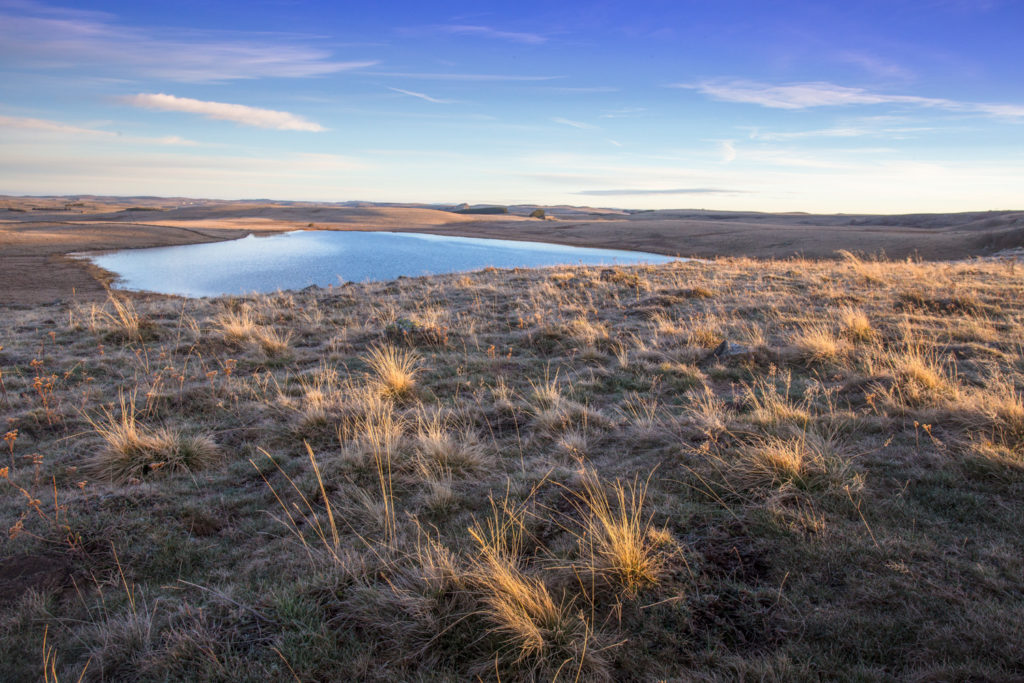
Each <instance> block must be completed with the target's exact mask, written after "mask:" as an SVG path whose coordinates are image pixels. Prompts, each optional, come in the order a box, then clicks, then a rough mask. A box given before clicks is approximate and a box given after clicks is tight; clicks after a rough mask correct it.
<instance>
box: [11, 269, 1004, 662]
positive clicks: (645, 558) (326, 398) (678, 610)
mask: <svg viewBox="0 0 1024 683" xmlns="http://www.w3.org/2000/svg"><path fill="white" fill-rule="evenodd" d="M6 313H7V314H6V315H5V316H3V318H2V320H0V335H2V336H0V345H2V347H3V348H2V349H0V372H2V375H0V380H2V383H0V404H2V405H3V414H4V415H5V416H6V420H7V423H6V424H5V425H2V426H0V427H2V431H3V432H6V436H5V437H4V441H3V443H2V444H0V446H2V449H0V458H2V460H3V462H2V469H0V475H2V480H0V487H2V488H3V490H4V495H3V496H2V498H0V501H2V502H0V505H2V515H3V519H4V520H6V522H5V526H6V528H7V532H6V533H5V534H4V537H3V539H2V541H0V543H2V555H3V558H4V559H3V560H0V668H2V669H3V671H4V672H5V679H6V680H39V679H41V678H44V679H46V680H56V679H58V678H59V679H61V680H77V679H78V678H79V676H80V675H81V674H82V672H83V671H84V676H83V680H140V679H141V680H254V681H255V680H259V681H264V680H296V679H298V680H352V679H363V680H467V679H473V678H476V677H479V678H481V679H483V680H498V679H500V680H502V681H510V680H533V679H537V680H552V679H557V680H588V681H589V680H610V679H614V680H657V679H676V680H719V679H723V680H733V679H745V680H778V681H789V680H815V679H819V678H838V679H850V680H891V679H904V680H906V679H910V680H982V679H985V680H992V679H1009V678H1014V677H1019V676H1021V675H1024V654H1022V653H1024V536H1022V534H1021V529H1022V528H1024V403H1022V398H1021V390H1022V388H1024V346H1022V340H1024V268H1022V267H1021V266H1020V265H1019V264H1017V263H1016V262H1014V261H1006V262H1002V261H970V262H959V263H919V262H906V261H898V262H885V261H873V260H862V259H858V258H856V257H853V256H847V258H845V259H843V260H840V261H811V260H798V259H790V260H775V261H753V260H745V259H717V260H711V261H707V262H688V263H675V264H670V265H667V266H658V267H635V268H616V269H602V268H559V269H552V270H542V271H487V272H482V273H476V274H470V275H451V276H442V277H433V278H422V279H400V280H398V281H395V282H391V283H384V284H351V285H345V286H342V287H335V288H331V289H321V290H310V291H303V292H296V293H278V294H273V295H265V296H254V297H248V298H237V297H236V298H224V299H213V300H188V301H186V300H178V299H170V298H157V297H145V296H133V297H131V298H126V297H124V296H123V295H118V296H115V297H112V298H111V299H109V300H108V301H106V302H104V303H96V302H89V301H81V302H77V303H76V302H75V301H70V302H67V303H62V304H55V305H40V306H36V307H34V308H32V309H29V310H17V311H14V310H9V311H7V312H6ZM723 340H724V341H726V342H728V344H727V345H726V346H727V348H726V350H725V352H720V353H719V354H717V355H716V354H715V353H714V350H715V349H716V348H717V347H719V345H720V343H721V342H722V341H723ZM26 653H28V654H26Z"/></svg>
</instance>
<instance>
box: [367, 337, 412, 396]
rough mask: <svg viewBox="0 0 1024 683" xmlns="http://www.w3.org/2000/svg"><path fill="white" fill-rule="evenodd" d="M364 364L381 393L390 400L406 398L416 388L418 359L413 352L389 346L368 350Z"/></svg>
mask: <svg viewBox="0 0 1024 683" xmlns="http://www.w3.org/2000/svg"><path fill="white" fill-rule="evenodd" d="M366 364H367V365H368V366H369V367H370V371H371V372H372V373H373V377H374V380H375V381H376V384H377V387H378V388H379V389H380V391H381V393H383V394H384V395H386V396H390V397H392V398H398V399H401V398H406V397H408V396H409V395H410V394H411V393H412V391H413V388H414V387H415V386H416V375H417V374H419V369H420V357H419V356H418V355H417V354H416V353H415V352H413V351H411V350H408V349H401V348H398V347H396V346H392V345H390V344H385V345H382V346H375V347H373V348H371V349H370V353H369V355H368V356H367V358H366Z"/></svg>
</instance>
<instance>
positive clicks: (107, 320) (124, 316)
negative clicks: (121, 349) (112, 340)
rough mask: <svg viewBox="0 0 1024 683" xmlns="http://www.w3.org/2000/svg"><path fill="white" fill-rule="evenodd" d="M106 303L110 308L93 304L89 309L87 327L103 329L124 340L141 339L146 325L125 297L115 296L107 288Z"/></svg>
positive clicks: (94, 329) (133, 305)
mask: <svg viewBox="0 0 1024 683" xmlns="http://www.w3.org/2000/svg"><path fill="white" fill-rule="evenodd" d="M107 303H108V304H110V308H111V310H109V311H108V310H107V309H105V308H103V307H101V306H97V305H95V304H93V305H92V306H91V308H90V311H89V327H90V328H91V329H92V330H93V331H98V330H103V331H105V332H106V333H107V334H109V335H111V336H113V337H116V338H118V339H121V340H124V341H136V342H137V341H143V336H144V333H145V332H146V331H147V328H148V325H147V324H146V321H145V320H144V319H143V318H142V317H141V316H140V315H139V313H138V311H136V309H135V304H134V303H132V301H131V299H129V298H127V297H118V296H115V295H114V293H113V292H112V291H110V290H109V289H108V290H107Z"/></svg>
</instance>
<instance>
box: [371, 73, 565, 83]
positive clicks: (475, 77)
mask: <svg viewBox="0 0 1024 683" xmlns="http://www.w3.org/2000/svg"><path fill="white" fill-rule="evenodd" d="M365 73H366V75H368V76H388V77H394V78H417V79H422V80H426V81H554V80H558V79H559V78H565V76H519V75H512V74H460V73H418V72H406V71H367V72H365Z"/></svg>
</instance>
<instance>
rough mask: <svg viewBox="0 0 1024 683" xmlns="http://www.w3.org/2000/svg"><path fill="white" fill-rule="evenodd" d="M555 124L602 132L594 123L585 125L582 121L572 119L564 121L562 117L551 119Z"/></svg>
mask: <svg viewBox="0 0 1024 683" xmlns="http://www.w3.org/2000/svg"><path fill="white" fill-rule="evenodd" d="M551 120H552V121H554V122H555V123H560V124H562V125H563V126H572V127H573V128H579V129H581V130H600V127H598V126H595V125H594V124H592V123H584V122H582V121H573V120H572V119H563V118H562V117H561V116H555V117H552V119H551Z"/></svg>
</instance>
